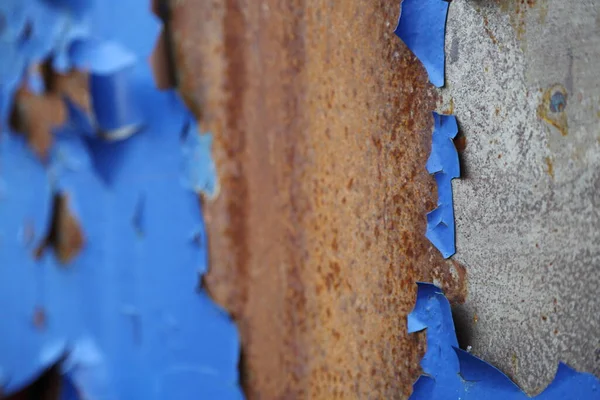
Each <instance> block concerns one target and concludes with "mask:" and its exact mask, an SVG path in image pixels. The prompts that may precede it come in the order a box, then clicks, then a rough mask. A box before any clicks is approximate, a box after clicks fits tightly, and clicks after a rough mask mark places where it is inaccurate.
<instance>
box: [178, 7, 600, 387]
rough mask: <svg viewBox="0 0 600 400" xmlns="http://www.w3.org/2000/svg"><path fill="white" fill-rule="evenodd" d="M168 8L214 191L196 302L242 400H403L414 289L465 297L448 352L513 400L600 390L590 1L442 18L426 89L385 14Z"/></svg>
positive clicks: (411, 357)
mask: <svg viewBox="0 0 600 400" xmlns="http://www.w3.org/2000/svg"><path fill="white" fill-rule="evenodd" d="M172 3H173V7H174V9H173V11H174V14H173V16H174V43H175V47H176V52H177V65H178V68H179V74H180V80H181V84H182V87H183V89H184V93H185V94H186V96H187V99H188V100H189V103H190V104H191V105H192V106H193V108H194V109H195V111H196V112H197V114H198V115H200V116H201V120H202V124H203V127H204V128H205V129H209V130H211V131H212V132H213V133H214V134H215V149H214V154H215V158H216V161H217V165H218V171H219V175H220V179H221V192H220V195H219V196H218V197H217V198H216V200H212V201H207V205H208V207H207V211H206V218H207V220H208V225H209V238H210V249H211V269H212V271H211V274H210V275H209V277H208V279H207V280H206V282H205V284H207V286H208V288H209V289H210V291H211V292H212V294H213V296H214V297H215V298H216V300H217V301H218V302H220V303H221V304H223V305H224V306H225V307H226V308H227V309H228V310H230V311H231V312H232V313H233V315H234V317H235V318H236V320H237V321H238V323H239V326H240V329H241V334H242V341H243V346H244V354H243V365H242V368H243V372H244V382H243V383H244V385H245V388H246V390H247V393H248V395H249V397H250V398H251V399H258V398H264V399H276V398H303V397H304V398H309V397H310V398H323V399H331V398H362V399H366V398H385V399H391V398H404V397H406V395H408V393H409V392H410V385H411V384H412V382H413V380H414V379H415V377H416V376H417V374H418V372H419V369H418V361H419V357H420V355H421V354H422V352H423V350H424V342H423V338H422V337H421V336H419V335H417V336H413V337H408V336H407V335H406V324H405V317H406V314H407V312H409V311H410V309H411V308H412V305H413V302H414V294H415V285H414V284H413V282H414V281H415V280H419V279H421V280H429V281H434V282H436V283H438V284H440V285H441V286H443V287H444V288H445V289H446V290H447V292H448V294H449V297H450V298H451V299H452V300H453V301H455V302H457V303H459V302H461V301H462V300H464V298H465V296H466V293H467V289H468V293H469V295H468V298H467V302H466V303H465V304H464V305H458V306H457V307H456V316H457V321H458V330H459V334H460V337H461V342H462V344H463V345H464V346H467V345H470V346H472V347H473V352H474V353H475V354H476V355H480V356H483V357H484V358H485V359H486V360H488V361H491V362H494V363H496V364H497V365H498V366H499V367H500V368H501V369H502V370H503V371H505V372H506V373H508V374H509V375H510V376H511V377H513V378H514V379H515V380H516V381H517V382H518V383H519V384H521V385H523V386H524V387H525V388H526V389H527V390H528V391H530V392H536V391H539V390H540V389H542V388H543V387H545V386H546V384H547V383H548V382H549V381H550V380H551V379H552V377H553V375H554V371H555V369H556V365H557V362H558V360H559V359H562V360H564V361H566V362H568V363H569V364H571V365H572V366H574V367H576V368H579V369H582V370H587V371H590V372H594V373H596V374H598V373H600V363H599V359H600V353H599V351H598V348H599V347H600V345H599V342H598V341H599V337H600V335H599V334H598V332H600V305H599V301H598V297H597V295H598V289H597V288H598V283H599V282H598V280H599V279H600V278H599V277H600V274H599V273H598V271H597V265H598V259H599V253H600V247H599V245H600V243H599V234H598V233H597V228H598V226H599V225H600V221H599V217H598V207H597V206H598V205H599V204H598V203H599V202H600V198H599V197H598V196H599V195H598V194H597V191H598V186H599V185H600V172H598V169H597V168H595V167H597V166H598V164H599V163H600V156H599V153H598V149H599V145H600V129H599V128H600V126H599V120H600V119H599V118H600V108H599V107H600V83H599V78H598V73H597V61H598V60H599V59H600V46H599V44H600V43H599V37H600V36H599V33H600V17H599V16H598V12H599V11H600V3H598V2H595V1H594V0H547V1H535V0H528V1H524V0H512V1H500V0H479V1H476V0H455V1H453V2H452V4H451V7H450V14H449V21H448V35H447V38H446V39H447V61H448V66H447V82H448V86H447V87H446V88H444V89H442V90H439V91H436V90H434V89H433V88H432V86H431V85H430V84H428V82H427V78H426V75H425V73H424V70H423V68H422V67H421V66H420V64H419V62H418V61H417V60H416V59H415V58H414V57H413V56H412V55H411V54H410V53H409V52H408V50H407V49H406V47H405V46H404V44H403V43H401V42H400V40H399V39H398V38H396V37H395V36H394V35H393V30H394V28H395V24H396V20H397V17H398V10H399V4H398V3H399V1H398V0H392V1H387V0H386V1H383V0H381V1H359V0H348V1H325V0H321V1H319V0H287V1H284V0H263V1H259V0H219V1H217V0H213V1H210V0H195V1H194V0H173V2H172ZM557 93H559V94H557ZM553 96H554V97H553ZM561 96H562V97H561ZM434 109H437V110H438V111H445V112H452V111H453V112H454V113H455V114H456V115H457V117H458V118H459V122H460V124H461V128H462V133H461V137H460V138H459V139H458V142H457V147H458V148H459V150H460V151H461V153H462V161H463V168H464V171H463V172H464V175H465V176H464V179H462V180H459V181H455V184H454V191H455V201H456V203H455V204H456V205H455V209H456V217H457V249H458V253H457V255H456V256H455V258H454V261H444V260H442V259H441V257H440V256H439V254H438V253H437V251H436V250H435V249H433V248H432V246H431V245H430V244H429V243H428V242H427V240H426V239H425V238H424V236H423V235H424V231H425V213H426V212H427V211H429V210H431V209H433V208H434V205H435V186H434V182H433V179H432V178H431V177H430V176H429V175H427V173H426V171H425V168H424V166H425V161H426V158H427V156H428V153H429V148H430V141H431V125H432V120H431V116H430V111H432V110H434ZM459 263H461V264H462V265H464V266H465V269H466V271H467V276H468V283H467V280H466V278H465V273H464V271H465V269H463V267H462V266H461V264H459Z"/></svg>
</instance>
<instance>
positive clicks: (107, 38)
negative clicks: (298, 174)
mask: <svg viewBox="0 0 600 400" xmlns="http://www.w3.org/2000/svg"><path fill="white" fill-rule="evenodd" d="M0 13H1V14H2V15H3V16H4V20H5V21H7V23H8V25H7V26H6V27H5V29H4V30H0V47H2V49H0V51H3V50H4V49H9V50H10V49H12V50H14V51H12V52H11V51H7V52H4V51H3V58H2V59H1V60H0V95H1V96H2V97H1V99H2V102H1V103H0V112H1V117H2V118H1V120H0V123H1V126H2V131H1V133H0V135H1V137H0V182H2V196H1V197H0V221H1V223H0V320H2V321H3V326H2V330H0V372H1V378H2V380H1V382H0V384H1V385H2V389H3V391H4V393H6V394H11V393H13V392H15V391H17V390H20V389H21V388H23V387H24V386H25V385H27V384H28V383H30V382H32V381H33V380H34V379H36V377H38V376H39V375H40V374H41V373H42V372H43V371H45V370H46V369H47V368H48V367H50V366H52V365H54V364H56V363H57V362H61V366H62V371H63V373H64V379H65V385H64V390H63V393H62V399H63V400H74V399H77V398H79V396H78V395H77V393H80V395H82V396H84V398H90V399H99V398H102V399H149V400H151V399H157V400H158V399H165V398H173V399H175V398H177V399H190V398H219V399H238V398H242V397H243V396H242V392H241V389H240V387H239V384H238V379H239V377H238V369H237V364H238V358H239V338H238V333H237V329H236V327H235V324H234V323H233V321H232V320H231V319H230V317H229V316H228V315H227V314H226V313H225V312H224V311H223V310H222V309H221V308H220V307H218V306H217V305H215V304H214V302H213V301H212V300H211V299H210V298H209V297H208V296H207V294H206V292H205V291H204V290H203V289H198V279H199V278H200V277H201V275H202V274H204V273H205V272H206V271H207V249H206V240H205V228H204V221H203V220H202V213H201V210H200V205H199V202H198V196H197V193H196V189H198V190H207V191H209V192H212V191H213V190H214V188H215V187H216V176H215V174H214V172H215V171H214V164H213V162H212V160H211V157H210V137H209V136H200V135H198V134H197V132H196V130H195V123H193V121H191V119H190V118H191V117H190V113H189V111H188V110H187V109H186V107H185V105H184V103H183V101H182V100H181V99H180V97H179V96H178V95H177V93H175V92H174V91H163V92H161V91H159V90H157V89H156V87H155V84H154V82H153V78H152V74H151V71H150V68H149V66H148V65H147V63H146V62H145V61H146V59H147V58H148V56H149V54H150V52H151V50H152V47H153V45H154V42H155V40H156V36H157V34H158V32H159V30H160V25H159V24H158V22H157V20H156V18H155V17H154V16H153V15H152V14H151V13H150V4H149V2H148V1H141V0H128V1H123V0H121V1H117V0H111V1H106V0H103V1H90V0H77V1H76V0H60V1H59V0H52V1H51V0H46V1H42V0H28V1H23V0H16V1H13V0H11V1H4V2H3V3H2V5H1V6H0ZM0 19H1V18H0ZM27 21H33V29H32V30H31V32H29V33H28V34H29V35H30V37H28V39H27V43H30V42H31V43H34V44H35V46H32V47H31V48H28V47H19V46H20V45H19V43H18V42H19V40H18V36H19V35H18V34H17V33H15V32H19V33H20V32H22V29H23V27H24V26H25V25H26V24H27ZM38 21H46V22H48V25H47V26H45V27H38V26H37V25H38ZM38 28H39V29H38ZM42 28H43V29H42ZM92 39H93V43H94V46H105V45H106V44H107V43H117V44H118V45H119V46H121V47H119V49H118V50H115V49H114V48H113V50H115V51H112V50H111V51H110V52H109V53H110V54H112V56H111V57H113V56H114V57H116V60H109V61H111V62H110V63H109V64H110V65H108V67H107V64H102V65H100V64H101V63H105V62H106V61H107V60H106V54H107V53H106V52H105V50H106V47H102V49H103V50H102V51H99V50H98V48H99V47H93V48H92V47H91V45H90V47H89V48H87V49H86V50H85V51H83V50H82V52H81V53H77V56H75V55H73V54H72V53H69V51H70V50H73V48H72V47H71V44H73V43H74V42H73V41H75V40H78V41H79V40H89V41H90V42H89V43H92ZM77 43H78V44H77V45H78V46H79V45H82V44H84V45H85V43H81V42H77ZM109 47H110V46H109ZM96 50H98V51H97V52H96ZM109 50H110V49H109ZM121 50H123V51H121ZM84 53H85V54H84ZM59 54H60V57H63V60H62V61H61V62H62V63H63V64H62V65H59V66H58V67H59V68H63V67H64V68H69V67H70V66H71V65H78V63H80V62H81V63H84V64H85V63H87V62H88V61H89V62H91V64H94V63H95V62H96V61H98V63H97V64H96V67H97V68H98V70H99V71H101V74H99V75H101V76H103V77H107V78H111V77H114V76H115V75H116V74H119V73H120V72H122V71H125V70H127V71H128V73H127V76H125V77H124V78H123V83H124V84H125V85H126V86H127V96H128V97H127V99H126V100H125V101H123V102H122V103H119V104H120V106H123V107H124V106H135V108H136V113H137V112H139V116H140V118H141V120H143V125H141V126H140V130H139V131H138V132H137V133H136V134H135V135H133V136H131V137H129V138H127V139H126V140H121V141H115V142H108V141H106V140H103V139H102V138H101V137H99V136H97V135H95V134H93V133H94V132H95V130H96V128H97V125H95V123H96V121H97V119H96V116H97V114H98V113H100V109H99V108H97V107H100V108H102V107H103V104H105V102H106V101H107V100H106V98H102V96H101V95H99V94H95V93H92V97H93V102H95V103H96V106H97V107H94V113H93V114H94V115H92V116H88V115H85V113H83V112H82V111H81V110H78V109H77V107H76V106H74V105H73V104H71V105H70V106H71V108H70V110H69V121H67V123H66V124H65V125H64V126H61V127H59V128H57V129H55V131H54V132H53V133H54V138H55V143H54V145H53V148H52V150H51V155H50V162H49V165H48V166H47V167H45V166H43V165H42V164H41V163H40V161H39V160H38V159H37V158H36V156H35V155H34V153H33V152H32V151H31V150H30V149H29V148H28V146H27V144H26V143H25V140H24V138H23V136H21V135H18V134H16V133H15V132H12V131H11V129H10V127H9V125H8V122H7V115H8V110H9V109H10V107H11V103H12V100H11V99H12V95H13V93H14V91H15V89H16V87H17V85H18V84H19V82H20V81H21V79H23V78H24V77H25V70H26V68H27V67H28V66H29V65H31V64H32V63H35V62H39V61H41V60H43V59H45V58H46V57H48V56H52V55H54V56H56V55H59ZM82 54H83V55H82ZM94 54H95V55H94ZM98 54H100V55H101V58H103V59H102V60H96V58H97V57H99V56H98ZM132 55H133V56H135V63H134V64H132V63H131V62H130V60H131V59H132ZM11 57H13V59H11ZM78 57H80V58H78ZM55 60H56V59H55ZM82 60H87V61H82ZM90 60H91V61H90ZM91 64H86V65H91ZM55 67H56V66H55ZM96 67H94V68H96ZM129 68H130V69H129ZM92 69H93V68H92ZM120 87H124V86H120ZM115 92H116V93H121V92H119V90H116V91H115ZM114 99H117V100H123V99H122V98H120V97H118V96H117V97H114V96H113V100H114ZM120 106H119V107H116V109H115V110H114V111H115V113H116V114H115V115H117V116H118V115H119V114H118V113H119V112H121V111H123V108H122V107H120ZM131 115H132V113H129V112H125V113H124V114H123V115H121V116H122V117H123V118H122V119H121V120H120V121H126V120H130V119H131ZM92 117H93V118H92ZM90 118H91V120H90ZM116 119H117V120H118V118H116ZM116 125H118V126H117V127H123V126H127V124H126V123H117V124H116ZM182 133H186V134H187V136H182ZM184 137H187V139H186V140H185V141H182V140H183V138H184ZM190 149H191V150H190ZM182 165H183V167H182ZM185 182H192V183H193V184H192V185H183V184H182V183H185ZM57 193H60V194H63V195H64V196H66V198H67V199H68V202H69V208H70V211H71V213H72V214H74V216H75V218H76V219H77V221H78V222H79V224H80V226H81V228H82V230H83V233H84V235H85V246H84V248H83V250H82V252H81V253H80V254H79V255H78V256H77V257H76V258H75V259H74V260H73V261H72V262H71V263H70V264H68V265H62V264H60V263H59V262H58V260H57V258H56V257H55V255H54V254H53V252H52V251H51V250H50V251H47V252H45V253H44V254H43V255H42V257H41V258H40V259H36V257H34V251H35V249H36V248H37V247H38V246H39V244H40V243H42V242H43V240H44V238H45V235H46V233H47V232H48V229H49V225H50V223H51V217H52V199H53V196H54V195H55V194H57ZM25 231H30V232H31V233H30V235H29V236H30V237H28V235H23V234H20V232H25ZM36 310H38V311H40V312H43V315H44V322H43V324H36V323H35V313H36Z"/></svg>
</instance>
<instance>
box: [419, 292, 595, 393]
mask: <svg viewBox="0 0 600 400" xmlns="http://www.w3.org/2000/svg"><path fill="white" fill-rule="evenodd" d="M407 323H408V332H409V333H414V332H418V331H422V330H424V329H425V330H426V334H427V351H426V352H425V356H424V357H423V359H422V360H421V367H422V369H423V375H421V376H420V377H419V379H417V381H416V382H415V384H414V385H413V393H412V395H411V397H410V399H411V400H430V399H436V400H458V399H461V400H479V399H488V400H496V399H497V400H525V399H530V397H529V396H527V395H526V394H525V393H524V392H523V391H521V389H520V388H519V387H518V386H517V385H515V384H514V383H513V382H512V381H511V380H510V379H509V378H508V377H507V376H506V375H504V374H503V373H502V372H500V371H499V370H498V369H496V368H495V367H493V366H492V365H490V364H488V363H486V362H485V361H483V360H480V359H479V358H477V357H475V356H473V355H472V354H470V353H468V352H466V351H463V350H461V349H459V348H458V341H457V339H456V332H455V330H454V322H453V320H452V311H451V309H450V303H449V302H448V300H447V299H446V297H445V296H444V294H443V292H442V291H441V289H439V288H438V287H436V286H435V285H432V284H430V283H418V291H417V301H416V304H415V308H414V309H413V311H412V312H411V313H410V314H409V315H408V319H407ZM534 398H535V399H539V400H564V399H581V400H584V399H585V400H588V399H589V400H592V399H598V398H600V380H599V379H598V378H596V377H594V376H593V375H591V374H586V373H579V372H577V371H575V370H573V369H571V368H569V367H568V366H566V365H565V364H563V363H560V364H559V366H558V371H557V373H556V376H555V378H554V381H553V382H552V383H551V384H550V385H549V386H548V387H547V388H546V390H544V391H543V392H542V393H541V394H540V395H538V396H536V397H534Z"/></svg>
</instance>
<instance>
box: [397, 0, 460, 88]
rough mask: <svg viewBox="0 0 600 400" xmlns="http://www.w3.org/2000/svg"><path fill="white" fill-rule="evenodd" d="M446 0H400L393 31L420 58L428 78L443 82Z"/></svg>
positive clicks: (436, 83) (435, 81)
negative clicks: (398, 12) (396, 24)
mask: <svg viewBox="0 0 600 400" xmlns="http://www.w3.org/2000/svg"><path fill="white" fill-rule="evenodd" d="M448 5H449V2H448V0H403V1H402V10H401V13H400V18H399V19H398V26H397V27H396V30H395V31H394V33H395V34H396V35H397V36H398V37H399V38H400V39H402V41H403V42H404V43H405V44H406V46H407V47H408V48H409V49H410V50H411V51H412V52H413V53H414V55H415V56H417V58H418V59H419V60H420V61H421V63H422V64H423V66H424V67H425V70H426V71H427V74H428V75H429V80H430V81H431V83H433V84H434V85H435V86H437V87H442V86H444V68H445V63H446V62H445V54H444V40H445V37H446V18H447V15H448Z"/></svg>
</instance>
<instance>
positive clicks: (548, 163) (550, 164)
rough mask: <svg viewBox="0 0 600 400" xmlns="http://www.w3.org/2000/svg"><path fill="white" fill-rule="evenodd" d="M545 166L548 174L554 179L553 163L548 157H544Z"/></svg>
mask: <svg viewBox="0 0 600 400" xmlns="http://www.w3.org/2000/svg"><path fill="white" fill-rule="evenodd" d="M546 166H547V167H548V175H550V177H552V179H554V164H552V159H551V158H550V157H546Z"/></svg>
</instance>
